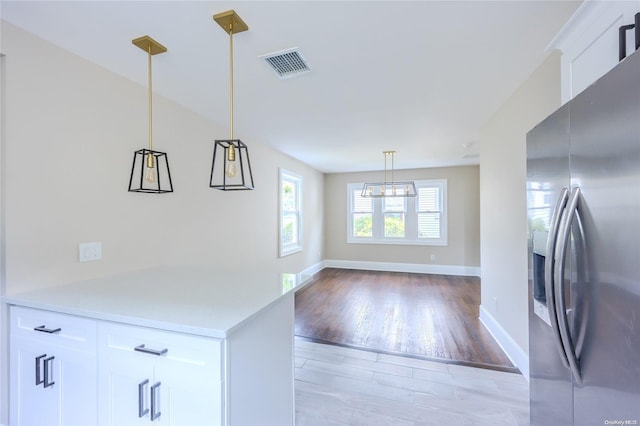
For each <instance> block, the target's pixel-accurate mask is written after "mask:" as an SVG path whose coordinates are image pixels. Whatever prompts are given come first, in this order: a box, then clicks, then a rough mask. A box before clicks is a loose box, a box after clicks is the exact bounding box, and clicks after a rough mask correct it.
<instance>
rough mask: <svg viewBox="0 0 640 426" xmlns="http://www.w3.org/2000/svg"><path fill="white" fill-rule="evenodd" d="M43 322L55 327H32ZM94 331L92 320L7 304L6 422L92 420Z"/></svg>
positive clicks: (67, 425)
mask: <svg viewBox="0 0 640 426" xmlns="http://www.w3.org/2000/svg"><path fill="white" fill-rule="evenodd" d="M29 324H30V325H29ZM43 324H45V325H46V326H47V327H55V328H60V329H61V331H60V332H56V333H47V332H44V333H42V332H38V331H35V330H34V328H36V327H39V326H42V325H43ZM49 330H51V328H49ZM95 330H96V326H95V323H94V322H92V321H86V320H84V319H81V318H75V317H70V316H67V315H60V314H55V313H51V312H45V311H38V310H32V309H22V308H13V307H12V309H11V337H10V358H9V363H10V371H11V372H10V385H9V386H10V392H9V399H10V410H9V415H10V424H11V425H12V426H31V425H38V426H48V425H59V426H62V425H64V426H76V425H78V426H90V425H95V424H96V423H97V393H96V388H97V375H96V365H97V362H96V350H95Z"/></svg>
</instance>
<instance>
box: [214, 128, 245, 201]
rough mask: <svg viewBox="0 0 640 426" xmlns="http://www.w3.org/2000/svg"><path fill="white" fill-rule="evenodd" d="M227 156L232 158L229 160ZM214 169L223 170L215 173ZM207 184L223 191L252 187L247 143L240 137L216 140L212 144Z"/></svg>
mask: <svg viewBox="0 0 640 426" xmlns="http://www.w3.org/2000/svg"><path fill="white" fill-rule="evenodd" d="M230 151H233V154H230ZM229 157H231V158H232V160H231V161H230V160H229ZM238 168H239V170H238ZM234 169H235V170H234ZM216 170H222V171H225V172H224V173H216ZM209 186H210V187H211V188H215V189H220V190H223V191H239V190H247V189H253V188H254V185H253V174H252V173H251V161H250V160H249V150H248V149H247V145H245V144H244V143H243V142H242V141H241V140H240V139H233V140H230V139H223V140H216V142H215V145H214V146H213V162H212V164H211V181H210V182H209Z"/></svg>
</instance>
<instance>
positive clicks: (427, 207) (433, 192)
mask: <svg viewBox="0 0 640 426" xmlns="http://www.w3.org/2000/svg"><path fill="white" fill-rule="evenodd" d="M418 211H420V212H434V211H440V195H439V190H438V188H435V187H422V188H418Z"/></svg>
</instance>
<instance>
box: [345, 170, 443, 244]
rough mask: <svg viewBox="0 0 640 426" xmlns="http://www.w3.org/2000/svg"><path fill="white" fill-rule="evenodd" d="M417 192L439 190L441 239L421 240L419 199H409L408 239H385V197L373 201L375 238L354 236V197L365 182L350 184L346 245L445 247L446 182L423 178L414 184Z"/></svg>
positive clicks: (407, 214)
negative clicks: (423, 189)
mask: <svg viewBox="0 0 640 426" xmlns="http://www.w3.org/2000/svg"><path fill="white" fill-rule="evenodd" d="M414 183H415V185H416V190H417V191H418V193H419V192H420V188H424V187H435V188H438V190H439V191H438V195H439V204H440V209H439V210H437V211H438V212H439V213H440V238H425V237H418V204H419V203H418V196H416V197H407V198H404V200H405V236H404V237H385V236H384V217H385V211H384V198H382V197H380V198H371V200H372V204H373V208H372V210H373V212H372V222H373V223H372V231H373V232H372V236H371V237H355V236H353V228H354V226H353V225H354V224H353V215H354V214H355V213H356V212H355V211H354V205H355V198H354V195H355V194H357V195H359V194H361V192H362V187H363V185H364V182H357V183H348V184H347V243H350V244H397V245H424V246H446V245H448V236H447V229H448V225H447V222H448V220H447V217H448V206H447V179H422V180H416V181H414Z"/></svg>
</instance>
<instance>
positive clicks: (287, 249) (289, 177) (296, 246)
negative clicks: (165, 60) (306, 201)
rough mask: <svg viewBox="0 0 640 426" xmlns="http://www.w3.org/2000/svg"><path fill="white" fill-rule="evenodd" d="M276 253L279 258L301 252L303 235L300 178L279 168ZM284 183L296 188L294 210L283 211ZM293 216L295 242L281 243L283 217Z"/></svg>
mask: <svg viewBox="0 0 640 426" xmlns="http://www.w3.org/2000/svg"><path fill="white" fill-rule="evenodd" d="M278 171H279V173H278V253H279V256H280V257H285V256H289V255H291V254H294V253H298V252H301V251H302V249H303V241H302V240H303V239H302V236H303V234H304V232H303V227H302V189H303V187H302V176H300V175H299V174H297V173H293V172H291V171H289V170H286V169H283V168H279V169H278ZM285 182H290V183H292V184H293V185H294V186H295V188H296V194H297V197H296V200H295V209H294V210H285V209H284V205H283V203H284V195H283V191H282V187H283V184H284V183H285ZM292 213H293V214H295V215H296V218H297V231H298V232H297V239H296V240H297V242H294V243H285V242H284V241H283V231H284V216H285V214H287V215H288V214H292Z"/></svg>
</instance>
